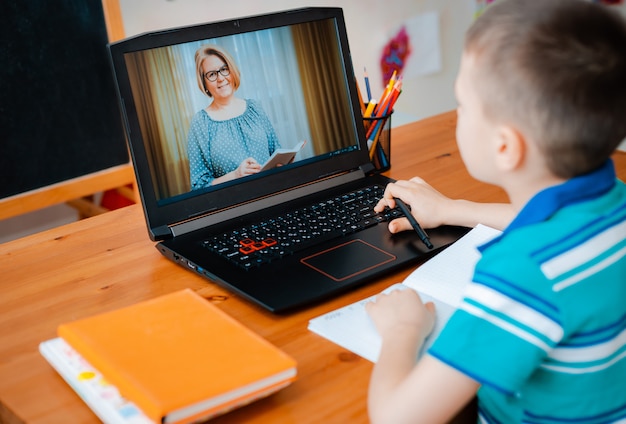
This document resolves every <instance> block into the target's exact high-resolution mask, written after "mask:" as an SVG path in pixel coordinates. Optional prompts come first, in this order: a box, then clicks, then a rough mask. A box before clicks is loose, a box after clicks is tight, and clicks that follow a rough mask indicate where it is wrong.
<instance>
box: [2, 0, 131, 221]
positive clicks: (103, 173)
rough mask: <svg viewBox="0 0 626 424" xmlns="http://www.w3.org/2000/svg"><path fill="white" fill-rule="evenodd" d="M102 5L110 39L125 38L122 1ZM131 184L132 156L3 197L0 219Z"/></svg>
mask: <svg viewBox="0 0 626 424" xmlns="http://www.w3.org/2000/svg"><path fill="white" fill-rule="evenodd" d="M102 8H103V13H104V19H105V25H106V32H107V35H108V39H109V41H110V42H112V41H117V40H120V39H122V38H124V26H123V20H122V14H121V8H120V5H119V0H102ZM129 184H132V185H133V187H136V185H135V177H134V171H133V168H132V163H131V162H130V159H129V161H128V162H127V163H124V164H121V165H116V166H112V167H110V168H105V169H102V170H99V171H96V172H93V173H89V174H87V175H82V176H78V177H75V178H71V179H68V180H65V181H60V182H57V183H54V184H50V185H47V186H43V187H39V188H35V189H33V190H30V191H25V192H23V193H17V194H15V195H12V196H8V197H4V198H2V199H0V219H7V218H11V217H14V216H18V215H21V214H24V213H28V212H32V211H35V210H38V209H41V208H45V207H48V206H52V205H55V204H59V203H64V202H68V201H71V200H74V199H78V198H82V197H84V196H89V195H92V194H94V193H98V192H102V191H107V190H111V189H115V188H118V187H125V186H127V185H129ZM134 197H135V199H137V198H138V196H136V193H135V196H134Z"/></svg>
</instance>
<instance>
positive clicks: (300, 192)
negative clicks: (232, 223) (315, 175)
mask: <svg viewBox="0 0 626 424" xmlns="http://www.w3.org/2000/svg"><path fill="white" fill-rule="evenodd" d="M364 177H365V173H364V172H363V171H362V170H361V169H358V170H354V171H353V172H347V173H343V174H341V175H338V176H334V177H331V178H327V179H324V180H321V181H318V182H315V183H312V184H306V185H303V186H300V187H297V188H294V189H291V190H287V191H283V192H280V193H277V194H274V195H272V196H267V197H264V198H261V199H258V200H254V201H252V202H248V203H243V204H241V205H238V206H235V207H232V208H228V209H225V210H222V211H219V212H213V213H210V214H208V215H204V216H201V217H198V218H194V219H192V220H189V221H185V222H181V223H177V224H173V225H171V226H170V227H169V230H170V231H171V234H170V237H172V236H173V237H176V236H179V235H181V234H187V233H189V232H191V231H196V230H199V229H201V228H206V227H208V226H211V225H215V224H219V223H221V222H225V221H228V220H230V219H233V218H237V217H239V216H242V215H246V214H248V213H253V212H257V211H259V210H263V209H266V208H268V207H270V206H275V205H278V204H281V203H285V202H288V201H291V200H295V199H299V198H302V197H305V196H308V195H311V194H315V193H318V192H320V191H323V190H326V189H330V188H333V187H337V186H339V185H342V184H346V183H349V182H352V181H356V180H359V179H361V178H364Z"/></svg>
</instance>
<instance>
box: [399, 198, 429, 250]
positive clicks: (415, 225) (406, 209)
mask: <svg viewBox="0 0 626 424" xmlns="http://www.w3.org/2000/svg"><path fill="white" fill-rule="evenodd" d="M393 199H394V200H395V201H396V205H398V207H399V208H400V210H401V211H402V213H403V214H404V216H406V219H408V220H409V222H410V223H411V227H413V229H414V230H415V232H416V233H417V235H418V236H419V238H420V240H421V241H422V242H423V243H424V244H425V245H426V247H428V248H429V249H432V248H433V247H434V246H433V244H432V243H431V242H430V239H429V238H428V234H426V232H425V231H424V229H423V228H422V227H421V226H420V224H419V223H418V222H417V220H416V219H415V217H414V216H413V214H411V211H410V210H409V207H408V206H407V205H406V203H404V202H403V201H402V200H401V199H399V198H397V197H394V198H393Z"/></svg>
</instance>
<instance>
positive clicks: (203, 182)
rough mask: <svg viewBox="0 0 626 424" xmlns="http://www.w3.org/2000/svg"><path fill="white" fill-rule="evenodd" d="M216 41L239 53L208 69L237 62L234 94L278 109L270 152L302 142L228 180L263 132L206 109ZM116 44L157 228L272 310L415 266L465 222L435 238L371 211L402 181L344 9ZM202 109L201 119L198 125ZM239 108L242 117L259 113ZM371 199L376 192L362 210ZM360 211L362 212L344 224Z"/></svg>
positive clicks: (185, 253)
mask: <svg viewBox="0 0 626 424" xmlns="http://www.w3.org/2000/svg"><path fill="white" fill-rule="evenodd" d="M207 45H211V46H218V47H219V49H220V50H224V51H227V52H228V54H229V55H230V57H231V59H232V62H233V63H234V64H233V65H232V68H233V69H230V68H229V69H228V70H226V71H224V69H223V68H219V69H216V70H214V71H213V73H212V75H209V76H211V78H214V79H217V78H219V75H217V74H218V73H222V74H223V73H227V74H231V73H232V74H234V73H235V69H234V68H237V69H238V71H239V80H240V84H239V87H238V88H237V91H236V92H235V96H236V97H237V98H240V99H244V100H245V101H246V109H245V113H248V112H250V109H251V108H253V109H254V110H256V111H257V115H258V111H259V110H261V111H262V113H263V114H265V115H266V117H267V119H266V120H265V121H264V122H265V123H266V125H265V127H264V129H263V131H266V133H264V134H267V128H268V125H267V121H269V123H270V125H269V126H270V127H271V129H270V130H269V131H270V133H271V134H273V135H272V137H274V139H275V140H274V141H273V142H264V143H265V144H263V148H262V149H261V150H263V152H262V153H263V155H265V156H270V155H271V150H272V148H274V149H275V150H276V149H278V148H280V149H286V150H289V149H294V148H295V151H297V153H296V155H295V157H294V158H293V159H292V160H290V161H289V162H288V163H285V164H283V165H282V166H276V167H273V168H271V169H268V170H264V171H262V172H256V173H250V174H249V175H245V176H238V177H236V178H232V179H230V180H227V181H222V180H219V173H220V171H221V172H226V171H227V169H225V168H226V165H225V163H224V162H228V157H227V156H228V155H229V154H231V153H232V154H234V152H235V151H237V150H238V149H239V148H240V146H241V144H245V145H248V144H252V143H253V142H254V143H257V142H258V140H257V139H256V136H254V137H252V136H251V137H248V138H245V139H243V140H241V139H238V138H237V137H238V136H237V135H233V136H232V137H230V136H229V137H230V138H229V137H223V132H220V131H221V130H219V131H218V130H214V129H213V128H214V126H215V125H218V124H224V122H226V121H228V119H226V120H220V119H217V120H214V119H213V118H212V119H208V118H207V115H208V114H207V113H206V112H204V111H203V110H204V109H206V108H207V107H208V105H209V104H210V103H211V101H213V98H212V97H209V96H207V95H206V93H205V92H203V91H202V89H201V88H203V87H201V84H203V83H202V82H200V81H202V77H201V76H200V77H198V76H197V75H198V73H199V72H201V71H198V69H197V68H196V64H195V59H194V55H195V52H196V51H197V50H198V49H201V48H204V46H207ZM109 51H110V56H111V61H112V65H113V71H114V75H115V80H116V82H117V89H118V96H119V100H120V104H121V110H122V115H123V121H124V124H125V128H126V135H127V141H128V143H129V146H130V151H131V156H132V160H133V164H134V169H135V173H136V178H137V184H138V190H139V193H140V196H141V201H142V205H143V209H144V214H145V219H146V223H147V227H148V231H149V236H150V238H151V240H153V241H155V242H156V248H157V249H158V251H159V252H160V253H161V254H163V255H164V256H165V257H167V258H168V259H170V260H172V261H174V262H176V263H177V264H179V265H181V266H183V267H185V268H186V269H188V270H189V271H190V272H193V273H196V274H199V275H201V276H202V277H205V278H207V279H209V280H210V281H213V282H215V283H217V284H220V285H222V286H224V287H226V288H227V289H228V290H230V291H231V292H232V293H233V294H236V295H239V296H241V297H243V298H245V299H248V300H249V301H251V302H253V303H255V304H257V305H259V306H261V307H263V308H265V309H267V310H269V311H272V312H274V313H284V312H288V311H292V310H294V309H297V308H301V307H304V306H306V305H310V304H312V303H315V302H320V301H322V300H324V299H328V298H329V297H332V296H336V295H338V294H340V293H342V292H345V291H347V290H349V289H351V288H354V287H357V286H359V285H362V284H365V283H367V282H368V281H372V280H374V279H376V278H379V277H381V276H383V275H385V274H387V273H389V272H391V271H393V270H396V269H398V268H400V267H405V266H407V265H410V264H415V263H416V262H417V261H419V260H423V259H424V258H425V257H427V256H429V255H432V254H433V253H434V252H436V251H437V249H439V248H442V247H444V246H447V245H449V244H450V243H452V242H454V241H455V240H457V239H458V238H459V237H460V236H461V235H462V234H464V233H465V231H467V229H465V228H456V227H443V228H438V229H433V230H429V231H428V233H429V236H430V240H431V242H432V244H433V245H434V249H429V248H427V247H426V246H425V244H424V243H423V242H422V241H421V240H420V239H419V238H418V237H417V235H416V234H415V233H414V232H405V233H403V234H397V235H392V234H390V233H389V232H388V230H387V222H386V221H388V220H389V219H393V217H395V216H398V213H399V212H398V211H387V212H386V213H385V215H384V216H381V215H377V214H374V213H373V210H372V208H373V205H374V204H375V202H376V201H377V199H378V198H380V196H381V193H382V190H384V187H385V186H386V185H387V184H388V183H389V182H390V181H391V180H390V179H389V178H387V177H385V176H383V175H381V174H380V173H377V172H375V169H374V166H373V164H372V163H371V162H370V157H369V154H368V149H367V141H366V137H365V130H364V127H363V120H362V115H361V109H360V104H359V97H358V94H357V85H356V82H355V81H356V80H355V75H354V71H353V68H352V63H351V58H350V51H349V46H348V39H347V34H346V26H345V21H344V16H343V12H342V10H341V9H340V8H332V7H328V8H327V7H321V8H317V7H316V8H304V9H296V10H289V11H282V12H277V13H270V14H264V15H260V16H250V17H243V18H240V19H233V20H228V21H222V22H214V23H207V24H201V25H194V26H187V27H182V28H175V29H170V30H164V31H155V32H150V33H145V34H141V35H138V36H135V37H131V38H128V39H125V40H122V41H119V42H115V43H112V44H110V45H109ZM202 72H203V71H202ZM206 74H207V75H208V72H207V73H206ZM201 75H203V74H201ZM222 76H224V75H222ZM231 81H232V80H231ZM250 113H251V112H250ZM196 115H199V116H196ZM194 116H196V118H199V119H200V122H201V123H200V124H198V123H197V122H196V123H195V125H196V126H197V127H195V129H194V130H192V129H191V127H192V122H194ZM242 117H243V115H241V116H239V117H237V118H234V122H237V125H238V126H241V125H248V124H242V123H241V120H240V118H242ZM229 119H230V118H229ZM209 121H211V122H209ZM214 121H217V122H214ZM207 122H209V123H207ZM210 125H211V127H210V128H209V126H210ZM220 128H223V125H222V126H220ZM232 131H235V132H236V131H239V129H238V128H237V129H235V130H232ZM191 132H194V135H190V133H191ZM218 133H219V134H222V138H219V137H218V136H217V135H215V134H218ZM198 134H200V137H198ZM229 134H230V133H229ZM203 137H205V138H206V139H203ZM252 138H254V140H252ZM209 139H210V140H209ZM276 140H277V141H276ZM302 141H305V143H301V142H302ZM296 146H298V147H297V148H296ZM220 155H221V156H220ZM264 159H265V158H261V157H258V158H256V160H257V161H258V163H259V164H262V163H263V162H264ZM235 162H236V161H235ZM199 168H202V170H200V171H199V170H198V169H199ZM199 175H200V177H198V176H199ZM363 200H365V201H367V202H369V203H366V206H359V208H357V209H358V210H357V211H356V212H355V210H354V205H355V204H356V202H361V201H363ZM331 206H332V208H331ZM351 207H352V208H353V209H350V208H351ZM357 212H358V213H359V214H360V215H358V217H357V219H358V220H360V221H359V222H357V223H354V222H352V223H349V224H343V223H341V222H339V221H341V220H342V219H343V218H345V217H347V216H351V217H352V216H353V215H354V214H356V213H357ZM313 213H315V214H316V215H315V216H314V217H313V215H311V214H313ZM394 214H395V215H394ZM276 225H282V227H279V228H278V229H276V227H275V226H276ZM342 225H347V227H345V228H344V227H342ZM304 227H313V231H312V232H313V235H311V234H305V233H306V231H307V230H308V228H306V229H305V228H304ZM268 228H271V230H268ZM337 231H339V233H338V232H337ZM292 236H293V237H295V240H289V237H292Z"/></svg>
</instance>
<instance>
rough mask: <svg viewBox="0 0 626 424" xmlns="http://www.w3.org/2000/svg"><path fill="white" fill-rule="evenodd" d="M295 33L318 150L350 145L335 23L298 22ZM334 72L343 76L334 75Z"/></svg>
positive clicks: (349, 121)
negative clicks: (332, 74)
mask: <svg viewBox="0 0 626 424" xmlns="http://www.w3.org/2000/svg"><path fill="white" fill-rule="evenodd" d="M292 34H293V41H294V46H295V50H296V52H297V55H298V65H299V67H300V78H301V80H302V88H303V92H304V98H305V103H306V108H307V113H308V116H309V123H310V129H311V137H312V142H313V144H314V151H316V152H323V151H334V150H338V149H341V148H343V147H346V146H349V145H350V144H351V141H352V137H353V129H352V128H353V122H352V119H351V115H350V113H349V111H347V110H346V109H345V107H343V106H345V104H346V102H349V99H348V92H347V90H346V87H345V86H344V85H343V84H342V82H343V81H344V77H343V67H342V65H341V60H342V59H341V55H340V52H339V48H338V46H337V43H336V42H335V37H336V28H335V25H334V22H333V21H332V20H324V21H318V22H314V23H310V24H306V25H296V26H294V27H292ZM329 58H330V59H329ZM332 72H337V73H339V74H340V75H338V77H337V78H330V77H329V74H330V73H332ZM322 93H323V94H322Z"/></svg>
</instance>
